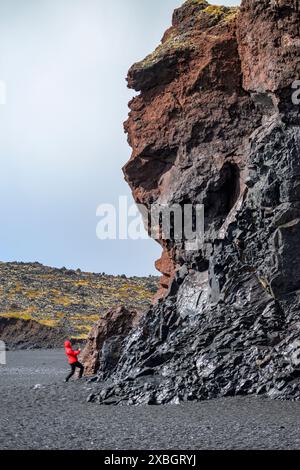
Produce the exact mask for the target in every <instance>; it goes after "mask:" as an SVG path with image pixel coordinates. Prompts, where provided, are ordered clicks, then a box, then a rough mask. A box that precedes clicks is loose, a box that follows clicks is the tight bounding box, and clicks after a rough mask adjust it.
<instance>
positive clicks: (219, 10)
mask: <svg viewBox="0 0 300 470" xmlns="http://www.w3.org/2000/svg"><path fill="white" fill-rule="evenodd" d="M203 12H204V13H206V14H208V15H213V16H218V17H223V19H224V20H226V21H231V20H232V19H233V18H235V17H236V15H237V14H238V12H239V8H238V7H231V8H228V7H224V6H221V5H209V6H207V7H206V8H205V9H204V10H203Z"/></svg>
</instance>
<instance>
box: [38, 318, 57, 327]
mask: <svg viewBox="0 0 300 470" xmlns="http://www.w3.org/2000/svg"><path fill="white" fill-rule="evenodd" d="M34 320H35V321H36V322H37V323H40V324H41V325H45V326H49V327H50V328H55V327H56V326H57V325H58V320H54V319H51V320H47V319H45V320H40V319H38V320H37V319H34Z"/></svg>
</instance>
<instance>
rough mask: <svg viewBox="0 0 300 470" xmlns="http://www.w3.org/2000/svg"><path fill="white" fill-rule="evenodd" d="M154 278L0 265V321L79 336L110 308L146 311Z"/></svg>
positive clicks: (32, 264)
mask: <svg viewBox="0 0 300 470" xmlns="http://www.w3.org/2000/svg"><path fill="white" fill-rule="evenodd" d="M158 280H159V278H158V277H155V276H150V277H142V278H139V277H130V278H127V277H126V276H125V275H122V276H111V275H107V274H104V273H103V274H95V273H85V272H81V271H80V270H77V271H74V270H70V269H66V268H62V269H57V268H51V267H48V266H43V265H42V264H39V263H0V321H1V319H3V318H5V319H14V320H15V319H18V320H20V321H29V322H32V321H34V322H37V323H39V324H40V325H43V326H46V327H49V328H51V329H55V330H57V331H58V332H60V335H59V337H60V336H61V335H65V336H68V337H72V338H74V339H76V340H79V341H80V340H84V339H85V338H86V337H87V334H88V332H89V331H90V329H91V328H92V326H93V325H94V324H95V322H96V321H98V319H99V318H100V317H101V316H102V315H103V314H104V313H105V312H107V310H109V309H110V308H112V307H116V306H120V305H125V306H126V307H127V308H129V309H135V310H140V311H141V310H145V309H147V307H149V305H150V304H151V299H152V298H153V296H154V294H155V292H156V291H157V288H158ZM44 330H45V329H44ZM45 331H47V329H46V330H45ZM48 331H50V330H48Z"/></svg>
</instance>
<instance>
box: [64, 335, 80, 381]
mask: <svg viewBox="0 0 300 470" xmlns="http://www.w3.org/2000/svg"><path fill="white" fill-rule="evenodd" d="M80 351H81V350H80V349H78V351H74V349H72V345H71V342H70V341H65V353H66V355H67V358H68V360H69V364H70V366H71V372H70V373H69V375H68V376H67V377H66V379H65V382H69V380H70V378H71V377H72V376H73V375H74V374H75V370H76V367H78V369H80V370H79V376H78V378H79V379H81V377H82V374H83V371H84V367H83V365H82V364H81V363H80V362H79V361H78V357H77V356H79V354H80Z"/></svg>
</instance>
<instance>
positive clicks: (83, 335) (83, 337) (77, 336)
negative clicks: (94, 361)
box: [71, 334, 88, 340]
mask: <svg viewBox="0 0 300 470" xmlns="http://www.w3.org/2000/svg"><path fill="white" fill-rule="evenodd" d="M87 337H88V335H87V334H81V335H75V336H72V337H71V340H76V339H77V340H86V339H87Z"/></svg>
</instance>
